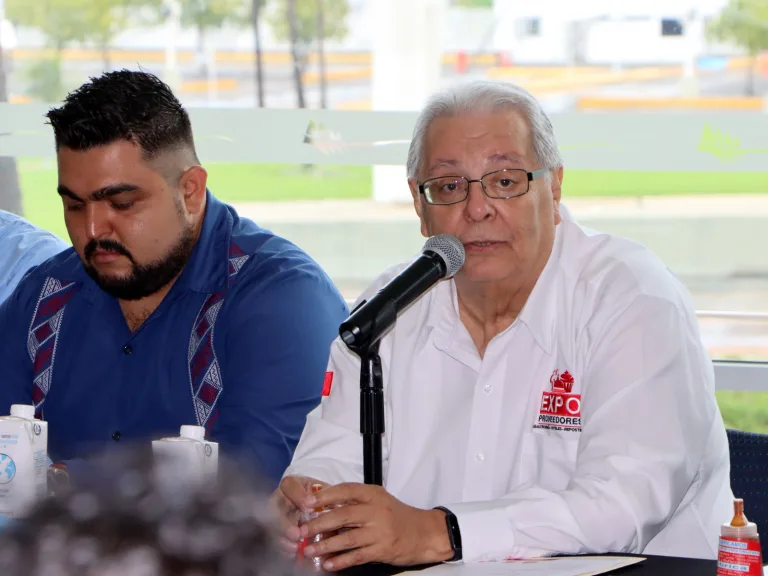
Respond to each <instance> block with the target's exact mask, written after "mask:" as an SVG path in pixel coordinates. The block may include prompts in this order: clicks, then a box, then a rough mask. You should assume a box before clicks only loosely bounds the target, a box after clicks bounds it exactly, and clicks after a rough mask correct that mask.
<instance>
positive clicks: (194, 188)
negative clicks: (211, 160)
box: [179, 165, 208, 215]
mask: <svg viewBox="0 0 768 576" xmlns="http://www.w3.org/2000/svg"><path fill="white" fill-rule="evenodd" d="M207 184H208V172H206V171H205V168H203V167H202V166H199V165H195V166H191V167H189V168H187V169H186V170H185V171H184V173H183V174H182V175H181V178H180V180H179V189H180V190H181V194H182V200H183V202H184V205H185V206H186V208H187V213H188V214H190V215H197V214H200V213H202V212H203V211H204V210H205V191H206V186H207Z"/></svg>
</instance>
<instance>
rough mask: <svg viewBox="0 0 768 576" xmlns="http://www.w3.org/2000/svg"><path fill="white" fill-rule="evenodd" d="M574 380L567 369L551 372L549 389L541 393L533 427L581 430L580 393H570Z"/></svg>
mask: <svg viewBox="0 0 768 576" xmlns="http://www.w3.org/2000/svg"><path fill="white" fill-rule="evenodd" d="M574 384H575V380H574V378H573V376H572V375H571V373H570V372H568V371H567V370H566V371H565V372H563V373H562V374H561V373H560V371H559V370H555V371H553V372H552V376H550V377H549V385H550V386H551V391H549V390H545V391H544V392H543V393H542V395H541V406H539V417H538V419H537V420H536V424H534V425H533V427H534V428H543V429H545V430H558V431H562V430H569V431H573V432H581V394H572V393H571V392H572V391H573V386H574Z"/></svg>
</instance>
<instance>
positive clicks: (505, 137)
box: [420, 110, 533, 172]
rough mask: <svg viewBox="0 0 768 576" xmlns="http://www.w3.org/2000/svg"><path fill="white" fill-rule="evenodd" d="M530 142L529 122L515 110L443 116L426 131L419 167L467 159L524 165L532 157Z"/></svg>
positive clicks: (425, 167) (431, 166) (428, 168)
mask: <svg viewBox="0 0 768 576" xmlns="http://www.w3.org/2000/svg"><path fill="white" fill-rule="evenodd" d="M532 144H533V143H532V139H531V130H530V127H529V125H528V122H527V121H526V119H525V118H524V116H523V115H522V114H520V113H519V112H517V111H516V110H506V111H501V112H490V113H483V112H480V113H473V114H462V115H453V116H442V117H438V118H436V119H435V120H433V121H432V123H431V124H430V126H429V128H428V130H427V134H426V138H425V139H424V149H423V155H422V160H423V162H422V166H421V167H420V170H421V171H422V172H428V171H430V170H431V168H433V167H434V166H435V165H437V164H440V163H448V164H452V163H462V162H467V161H470V160H475V161H477V160H483V161H485V162H488V163H491V164H499V163H508V164H513V165H516V166H517V165H525V164H528V163H530V161H531V160H532V158H533V146H532Z"/></svg>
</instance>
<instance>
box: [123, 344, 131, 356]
mask: <svg viewBox="0 0 768 576" xmlns="http://www.w3.org/2000/svg"><path fill="white" fill-rule="evenodd" d="M132 352H133V348H131V345H130V344H126V345H125V346H123V354H125V355H126V356H130V355H131V353H132Z"/></svg>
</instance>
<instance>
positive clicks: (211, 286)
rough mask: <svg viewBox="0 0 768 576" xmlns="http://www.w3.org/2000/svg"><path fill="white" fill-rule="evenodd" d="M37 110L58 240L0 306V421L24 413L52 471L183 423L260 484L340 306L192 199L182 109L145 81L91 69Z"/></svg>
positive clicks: (305, 263) (199, 190) (203, 193)
mask: <svg viewBox="0 0 768 576" xmlns="http://www.w3.org/2000/svg"><path fill="white" fill-rule="evenodd" d="M47 116H48V119H49V121H50V124H51V125H52V126H53V131H54V135H55V138H56V150H57V160H58V173H59V185H58V193H59V195H60V196H61V199H62V202H63V204H64V216H65V221H66V225H67V231H68V232H69V237H70V239H71V240H72V244H73V248H72V249H70V250H67V251H65V252H63V253H61V254H59V255H58V256H56V257H54V258H52V259H50V260H48V261H47V262H45V263H44V264H42V265H41V266H39V267H38V268H37V269H36V270H35V271H34V272H33V273H32V274H30V275H29V276H28V277H27V278H26V279H25V280H24V281H23V282H22V283H21V284H20V285H19V288H18V289H17V290H16V292H15V293H14V294H13V295H12V296H11V297H10V298H9V299H8V300H7V301H6V302H5V303H4V304H3V306H1V307H0V331H1V332H2V346H0V368H1V369H2V375H1V376H0V414H7V413H8V411H9V408H10V405H11V404H31V403H34V404H35V406H36V408H37V412H38V415H39V416H42V417H43V418H44V419H45V420H47V421H48V422H49V426H50V443H49V452H50V454H51V458H52V459H53V460H54V461H65V462H66V461H68V460H71V459H76V458H79V457H80V456H83V455H86V454H87V453H88V452H90V451H92V450H94V449H97V448H103V444H104V443H108V444H114V443H117V442H120V443H125V442H146V441H148V440H150V439H151V438H156V437H160V436H164V435H176V434H177V433H178V430H179V426H181V425H182V424H197V425H200V426H205V427H206V428H207V429H208V432H209V436H210V438H211V439H213V440H216V441H218V442H219V443H220V444H221V445H222V449H223V450H224V451H225V452H229V454H230V455H231V456H234V457H240V458H242V457H244V458H246V459H247V460H249V461H250V463H251V464H252V465H253V466H254V467H255V468H257V469H258V470H260V471H261V472H262V473H264V474H265V475H266V476H267V477H269V478H271V479H273V480H274V481H277V480H278V479H279V478H280V476H281V475H282V473H283V470H284V469H285V467H286V466H287V465H288V463H289V462H290V459H291V455H292V453H293V449H294V447H295V446H296V443H297V442H298V439H299V435H300V434H301V430H302V428H303V426H304V422H305V417H306V414H307V413H308V412H309V411H310V410H312V409H313V408H314V407H315V406H316V405H317V404H318V403H319V401H320V397H321V391H322V389H323V377H324V373H325V368H326V364H327V361H328V353H329V349H330V343H331V341H332V340H333V339H334V337H335V336H336V334H337V333H338V326H339V323H340V322H341V321H342V320H343V319H344V318H345V317H346V314H347V308H346V305H345V303H344V301H343V299H342V298H341V296H340V295H339V293H338V292H337V290H336V289H335V288H334V286H333V284H332V283H331V281H330V280H329V279H328V277H327V276H326V275H325V274H324V273H323V272H322V270H321V269H320V268H319V266H318V265H317V264H316V263H315V262H314V261H313V260H312V259H311V258H310V257H309V256H307V254H305V253H304V252H302V251H301V250H300V249H299V248H297V247H296V246H294V245H293V244H291V243H290V242H288V241H287V240H284V239H283V238H280V237H278V236H275V235H274V234H272V233H270V232H268V231H266V230H264V229H262V228H259V227H258V226H257V225H256V224H254V223H253V222H251V221H249V220H245V219H241V218H239V217H238V215H237V213H236V212H235V211H234V210H233V209H232V208H231V207H229V206H227V205H225V204H222V203H221V202H219V201H218V200H217V199H216V198H214V197H213V195H212V194H211V193H210V192H209V191H208V190H207V187H206V184H207V174H206V171H205V169H204V168H203V167H202V166H201V165H200V162H199V160H198V158H197V154H196V152H195V146H194V142H193V138H192V129H191V125H190V122H189V116H188V115H187V112H186V111H185V110H184V108H183V107H182V106H181V104H180V103H179V101H178V100H177V99H176V98H175V97H174V95H173V93H172V92H171V91H170V89H169V88H168V86H166V85H165V84H163V83H162V82H161V81H160V80H158V79H157V78H156V77H154V76H152V75H151V74H147V73H143V72H130V71H120V72H113V73H108V74H104V75H103V76H101V77H99V78H94V79H92V80H91V81H90V82H88V83H86V84H84V85H83V86H82V87H81V88H79V89H78V90H77V91H75V92H73V93H72V94H70V95H69V96H68V97H67V99H66V100H65V102H64V105H63V106H61V107H60V108H57V109H53V110H51V111H50V112H49V113H48V115H47ZM70 467H72V465H71V464H70Z"/></svg>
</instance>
